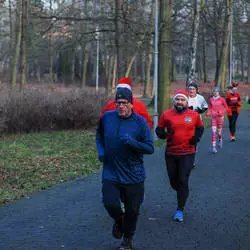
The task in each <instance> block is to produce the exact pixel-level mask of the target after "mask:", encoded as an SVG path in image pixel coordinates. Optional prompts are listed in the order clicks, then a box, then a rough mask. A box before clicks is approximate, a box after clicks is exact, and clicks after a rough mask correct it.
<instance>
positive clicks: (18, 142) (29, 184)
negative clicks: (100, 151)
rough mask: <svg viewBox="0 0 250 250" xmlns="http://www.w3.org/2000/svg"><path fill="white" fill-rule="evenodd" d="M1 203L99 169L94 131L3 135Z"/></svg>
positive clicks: (1, 143) (0, 145)
mask: <svg viewBox="0 0 250 250" xmlns="http://www.w3.org/2000/svg"><path fill="white" fill-rule="evenodd" d="M0 159H1V162H0V204H1V203H4V202H7V201H11V200H14V199H18V198H21V197H23V196H25V195H28V194H30V193H33V192H35V191H39V190H42V189H46V188H48V187H51V186H53V185H55V184H57V183H61V182H65V181H68V180H71V179H74V178H76V177H79V176H82V175H86V174H89V173H93V172H95V171H97V170H98V169H100V166H101V164H100V163H99V161H98V160H97V154H96V149H95V133H94V132H87V131H68V132H51V133H33V134H22V135H14V136H8V137H7V136H6V137H2V138H1V141H0Z"/></svg>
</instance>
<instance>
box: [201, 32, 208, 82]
mask: <svg viewBox="0 0 250 250" xmlns="http://www.w3.org/2000/svg"><path fill="white" fill-rule="evenodd" d="M202 40H203V41H202V52H203V53H202V55H203V57H202V60H201V61H202V75H203V81H204V82H207V81H208V79H207V50H206V38H205V27H204V28H203V32H202Z"/></svg>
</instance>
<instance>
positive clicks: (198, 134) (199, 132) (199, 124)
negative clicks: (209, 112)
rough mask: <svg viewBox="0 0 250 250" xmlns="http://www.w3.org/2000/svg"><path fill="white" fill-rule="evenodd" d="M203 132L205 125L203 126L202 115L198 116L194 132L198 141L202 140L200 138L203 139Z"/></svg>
mask: <svg viewBox="0 0 250 250" xmlns="http://www.w3.org/2000/svg"><path fill="white" fill-rule="evenodd" d="M203 132H204V126H203V123H202V120H201V117H200V116H198V117H197V123H196V128H195V133H194V136H195V138H196V139H197V142H199V141H200V139H201V137H202V135H203Z"/></svg>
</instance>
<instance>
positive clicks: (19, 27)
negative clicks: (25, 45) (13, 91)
mask: <svg viewBox="0 0 250 250" xmlns="http://www.w3.org/2000/svg"><path fill="white" fill-rule="evenodd" d="M21 7H22V6H21V3H20V1H18V2H17V5H16V18H15V20H16V48H15V55H14V57H13V63H12V68H11V86H12V88H15V87H16V79H17V67H18V61H19V56H20V44H21V35H22V8H21ZM14 39H15V38H13V40H14Z"/></svg>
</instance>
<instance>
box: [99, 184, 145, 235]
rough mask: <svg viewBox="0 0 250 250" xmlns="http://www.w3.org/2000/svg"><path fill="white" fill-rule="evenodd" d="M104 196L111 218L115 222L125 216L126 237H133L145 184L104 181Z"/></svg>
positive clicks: (124, 231) (124, 230)
mask: <svg viewBox="0 0 250 250" xmlns="http://www.w3.org/2000/svg"><path fill="white" fill-rule="evenodd" d="M102 194H103V203H104V206H105V208H106V210H107V212H108V214H109V216H110V217H111V218H113V219H114V220H115V221H119V220H121V217H122V216H124V219H123V229H122V231H123V233H124V236H125V237H131V236H133V235H134V233H135V230H136V224H137V219H138V216H139V210H140V205H141V203H142V199H143V196H144V183H138V184H119V183H114V182H112V181H109V180H104V181H103V183H102ZM121 197H122V199H123V202H124V207H125V214H124V215H123V213H122V210H121Z"/></svg>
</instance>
